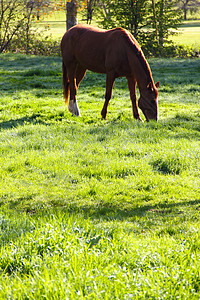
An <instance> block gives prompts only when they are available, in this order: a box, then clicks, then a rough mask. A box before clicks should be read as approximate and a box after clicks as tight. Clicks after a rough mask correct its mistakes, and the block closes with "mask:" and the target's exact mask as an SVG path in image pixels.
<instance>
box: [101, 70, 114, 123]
mask: <svg viewBox="0 0 200 300" xmlns="http://www.w3.org/2000/svg"><path fill="white" fill-rule="evenodd" d="M114 82H115V76H114V74H113V73H110V74H107V76H106V94H105V102H104V105H103V109H102V111H101V116H102V119H105V118H106V115H107V108H108V103H109V101H110V99H111V97H112V89H113V85H114Z"/></svg>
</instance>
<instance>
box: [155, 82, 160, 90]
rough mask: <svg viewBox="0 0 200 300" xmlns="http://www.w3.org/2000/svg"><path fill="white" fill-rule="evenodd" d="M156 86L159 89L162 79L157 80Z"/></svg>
mask: <svg viewBox="0 0 200 300" xmlns="http://www.w3.org/2000/svg"><path fill="white" fill-rule="evenodd" d="M155 86H156V87H157V89H158V88H159V86H160V81H158V82H156V84H155Z"/></svg>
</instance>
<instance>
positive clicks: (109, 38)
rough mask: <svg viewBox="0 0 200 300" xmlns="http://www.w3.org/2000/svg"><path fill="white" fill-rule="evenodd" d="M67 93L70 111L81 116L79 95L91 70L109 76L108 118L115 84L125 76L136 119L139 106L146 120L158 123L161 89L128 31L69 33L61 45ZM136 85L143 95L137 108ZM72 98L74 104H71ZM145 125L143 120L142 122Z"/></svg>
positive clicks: (76, 28) (77, 29)
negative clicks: (117, 79) (82, 84)
mask: <svg viewBox="0 0 200 300" xmlns="http://www.w3.org/2000/svg"><path fill="white" fill-rule="evenodd" d="M61 53H62V69H63V90H64V98H65V103H66V105H68V109H69V111H70V112H71V113H73V114H75V115H76V116H79V115H80V112H79V108H78V104H77V100H76V93H77V88H78V86H79V84H80V82H81V80H82V79H83V77H84V76H85V73H86V70H87V69H89V70H91V71H93V72H97V73H105V74H106V93H105V103H104V106H103V109H102V111H101V116H102V118H103V119H105V118H106V114H107V107H108V103H109V100H110V98H111V96H112V89H113V85H114V81H115V79H116V78H117V77H122V76H125V77H126V78H127V81H128V87H129V91H130V98H131V102H132V109H133V116H134V118H135V119H139V120H141V118H140V115H139V111H138V106H139V108H140V109H141V110H142V112H143V114H144V115H145V117H146V120H147V121H148V120H150V119H154V120H157V119H158V87H159V82H157V83H156V84H154V81H153V78H152V74H151V70H150V67H149V65H148V63H147V61H146V59H145V57H144V54H143V52H142V50H141V49H140V46H139V44H138V43H137V41H136V40H135V39H134V37H133V36H132V35H131V34H130V33H129V32H128V31H127V30H125V29H122V28H115V29H112V30H102V29H97V28H94V27H91V26H86V25H77V26H74V27H72V28H71V29H69V30H68V31H67V32H66V33H65V34H64V36H63V38H62V41H61ZM136 83H137V84H138V87H139V91H140V98H139V101H138V105H137V99H136ZM69 94H70V101H69V102H68V98H69ZM141 121H142V120H141Z"/></svg>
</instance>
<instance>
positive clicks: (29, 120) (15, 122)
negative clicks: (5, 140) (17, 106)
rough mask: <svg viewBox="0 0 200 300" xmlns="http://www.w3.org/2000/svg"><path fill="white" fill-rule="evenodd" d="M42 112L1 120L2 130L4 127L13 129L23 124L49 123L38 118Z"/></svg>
mask: <svg viewBox="0 0 200 300" xmlns="http://www.w3.org/2000/svg"><path fill="white" fill-rule="evenodd" d="M39 117H41V116H40V114H33V115H32V116H30V117H22V118H19V119H11V120H9V121H5V122H1V123H0V131H1V130H3V129H12V128H16V127H18V126H23V125H25V124H44V125H48V124H47V123H46V122H44V121H42V120H41V119H38V118H39Z"/></svg>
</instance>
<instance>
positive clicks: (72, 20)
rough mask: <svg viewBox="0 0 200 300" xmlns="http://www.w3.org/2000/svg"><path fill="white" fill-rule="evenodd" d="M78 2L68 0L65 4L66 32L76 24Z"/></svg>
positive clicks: (76, 0)
mask: <svg viewBox="0 0 200 300" xmlns="http://www.w3.org/2000/svg"><path fill="white" fill-rule="evenodd" d="M77 11H78V0H68V1H67V3H66V12H67V15H66V27H67V30H68V29H70V28H71V27H72V26H74V25H76V24H77V23H78V18H77Z"/></svg>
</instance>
